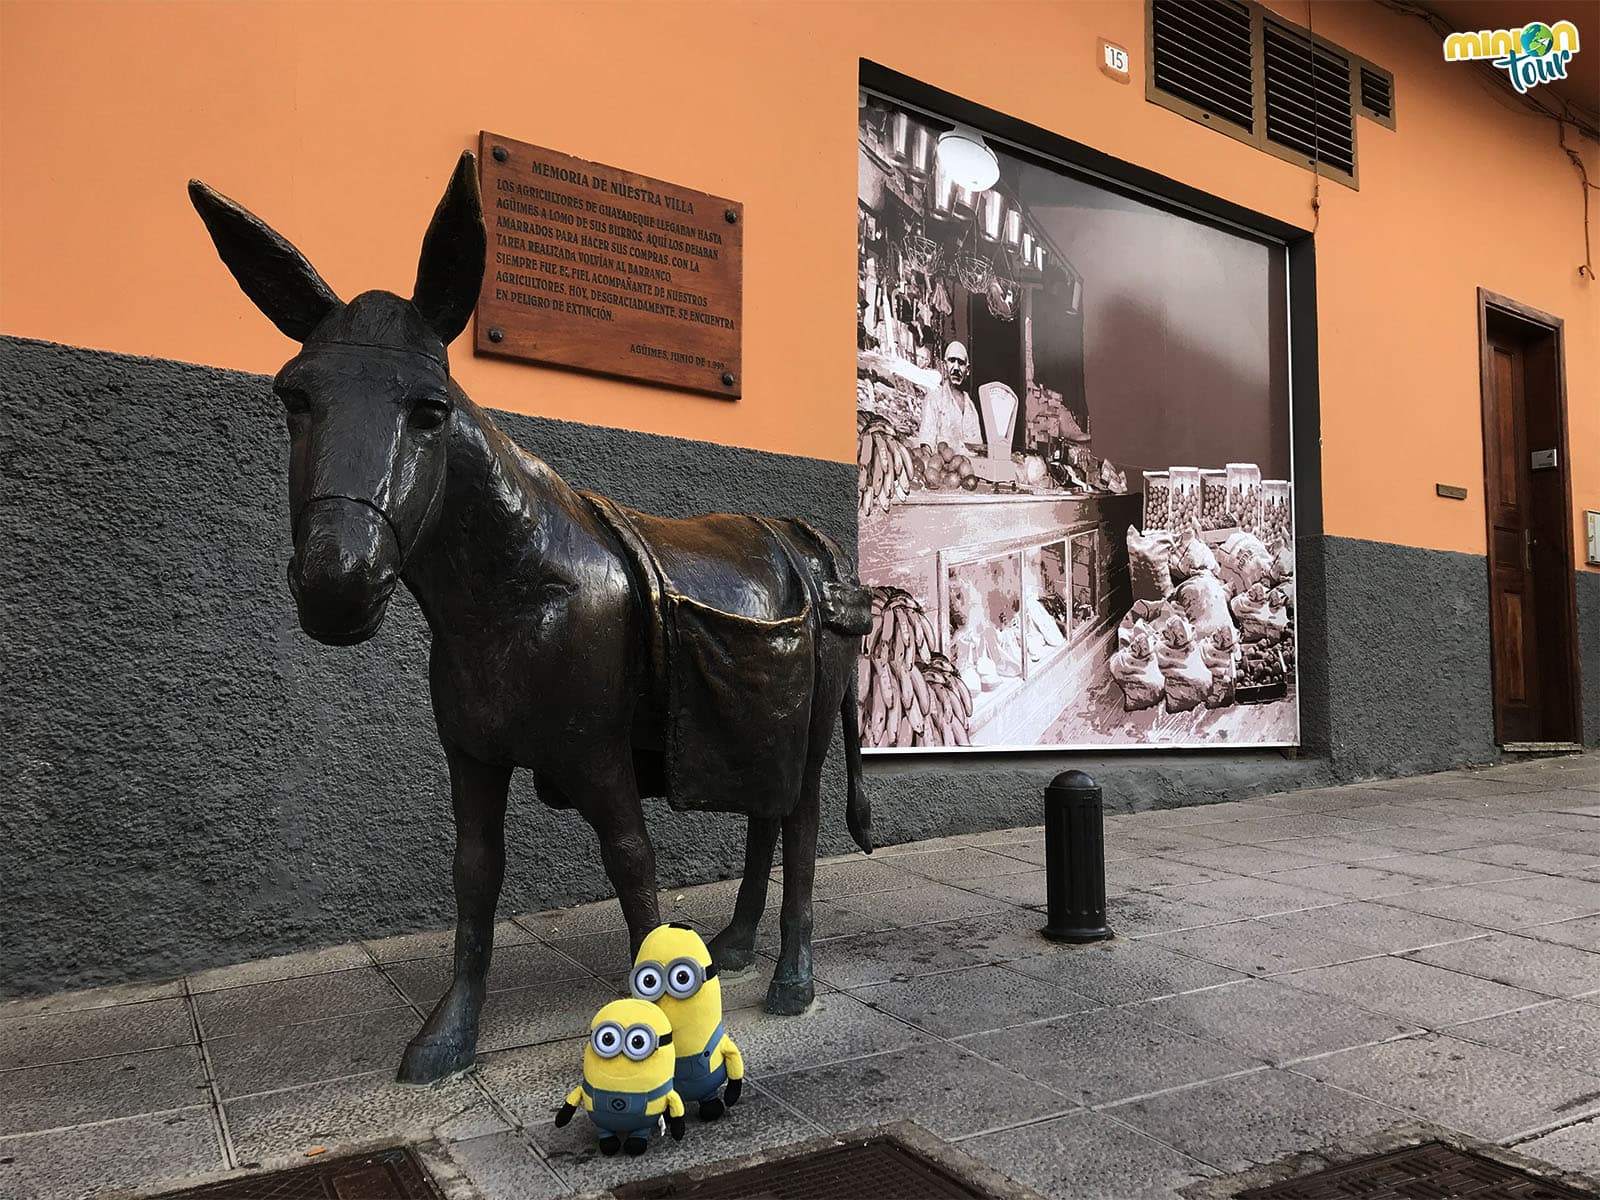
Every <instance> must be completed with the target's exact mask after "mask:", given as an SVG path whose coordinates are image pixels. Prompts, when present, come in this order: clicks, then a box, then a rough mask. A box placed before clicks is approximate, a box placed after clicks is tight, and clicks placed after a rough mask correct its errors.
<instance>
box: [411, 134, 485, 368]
mask: <svg viewBox="0 0 1600 1200" xmlns="http://www.w3.org/2000/svg"><path fill="white" fill-rule="evenodd" d="M488 249H489V235H488V233H487V232H486V231H485V229H484V226H483V200H482V198H481V197H480V196H479V195H478V160H477V157H476V156H475V155H474V154H473V153H472V151H470V150H468V151H466V152H464V153H463V154H462V155H461V159H460V161H459V162H457V163H456V169H455V173H454V174H453V175H451V176H450V186H449V187H447V188H445V191H444V199H442V200H440V201H439V207H438V208H436V209H434V210H433V221H432V222H431V223H430V224H429V225H428V232H427V234H426V236H424V237H423V239H422V259H421V261H420V262H418V263H417V288H416V294H415V295H413V296H412V297H411V303H412V304H414V305H416V307H417V311H418V312H420V313H421V314H422V316H423V319H424V320H426V321H427V322H428V324H429V325H430V326H431V327H432V328H433V331H434V332H435V333H437V334H438V335H439V339H440V340H441V341H442V342H444V344H445V345H447V346H448V345H449V344H450V343H451V342H452V341H454V340H455V337H456V335H457V334H458V333H460V332H461V331H462V330H463V329H465V328H466V327H467V322H468V321H470V320H471V319H472V310H473V309H474V308H475V307H477V304H478V291H479V289H481V288H482V287H483V269H484V258H485V256H486V254H487V253H488Z"/></svg>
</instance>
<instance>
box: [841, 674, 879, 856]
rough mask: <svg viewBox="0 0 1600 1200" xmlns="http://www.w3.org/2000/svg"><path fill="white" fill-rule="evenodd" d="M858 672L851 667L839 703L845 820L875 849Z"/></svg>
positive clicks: (853, 832)
mask: <svg viewBox="0 0 1600 1200" xmlns="http://www.w3.org/2000/svg"><path fill="white" fill-rule="evenodd" d="M857 703H858V700H857V697H856V672H855V668H854V666H852V667H851V670H850V685H849V686H848V687H847V688H845V690H844V701H843V703H841V704H840V705H839V718H840V721H841V723H842V724H843V725H844V771H845V779H846V784H845V809H844V823H845V825H847V826H848V827H849V829H850V836H851V837H853V838H855V840H856V845H858V846H860V847H861V848H862V849H863V850H865V851H866V852H867V853H868V854H871V853H872V801H871V800H870V799H868V798H867V793H866V791H865V790H864V789H863V788H862V786H861V715H860V710H859V709H858V708H857V707H856V705H857Z"/></svg>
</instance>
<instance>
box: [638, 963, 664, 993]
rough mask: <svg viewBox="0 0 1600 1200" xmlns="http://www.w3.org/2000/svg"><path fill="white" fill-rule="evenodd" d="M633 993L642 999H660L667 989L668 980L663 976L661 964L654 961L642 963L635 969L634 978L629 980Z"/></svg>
mask: <svg viewBox="0 0 1600 1200" xmlns="http://www.w3.org/2000/svg"><path fill="white" fill-rule="evenodd" d="M629 986H630V988H631V989H632V991H633V994H634V995H635V996H636V997H638V998H639V999H640V1000H655V999H658V998H659V997H660V995H661V993H662V992H663V991H665V990H666V980H665V978H664V977H663V973H662V969H661V964H660V963H653V962H645V963H640V964H639V965H638V966H636V967H635V968H634V969H633V978H632V979H631V980H630V982H629Z"/></svg>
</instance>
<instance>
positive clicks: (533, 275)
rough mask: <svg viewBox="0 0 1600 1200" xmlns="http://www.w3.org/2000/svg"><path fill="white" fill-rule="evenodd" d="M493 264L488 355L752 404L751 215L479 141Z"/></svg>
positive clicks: (623, 174) (483, 320)
mask: <svg viewBox="0 0 1600 1200" xmlns="http://www.w3.org/2000/svg"><path fill="white" fill-rule="evenodd" d="M478 140H479V146H478V163H479V167H478V170H479V172H480V183H481V184H482V187H483V206H484V217H485V219H486V220H487V222H488V225H489V262H488V269H487V270H486V271H485V272H484V277H483V294H482V295H480V296H479V297H478V314H477V316H478V322H477V349H478V353H479V354H493V355H499V356H501V357H504V358H515V359H522V360H524V361H527V362H538V363H548V364H550V365H552V366H560V367H573V368H576V369H578V370H581V371H596V372H599V373H601V374H604V375H618V376H621V377H623V378H625V379H641V380H645V381H647V382H649V383H659V384H665V385H667V386H669V387H676V388H685V389H687V390H689V391H695V392H706V393H708V394H710V395H713V396H723V397H726V398H728V399H733V398H735V397H737V396H738V395H739V394H740V389H741V387H742V386H743V382H744V380H743V377H742V375H741V372H740V358H739V348H740V344H741V341H742V332H743V330H742V326H743V309H742V297H743V291H742V287H743V277H744V276H743V270H744V253H743V252H744V238H743V231H744V208H743V206H742V205H740V204H738V203H736V202H735V201H732V200H724V199H722V198H721V197H719V196H711V195H707V194H706V193H705V192H696V191H691V190H690V189H688V188H683V187H679V186H677V185H676V184H672V183H664V182H662V181H661V180H659V179H650V178H647V177H646V176H643V175H635V174H633V173H632V172H630V171H623V170H620V169H618V168H616V167H608V166H604V165H602V164H600V163H592V162H588V161H586V160H584V159H581V158H573V157H571V156H570V155H566V154H560V153H557V152H556V151H554V150H547V149H545V148H544V147H542V146H530V145H528V144H527V143H526V142H517V141H513V140H511V139H510V138H504V137H499V136H497V135H495V134H492V133H480V134H479V135H478Z"/></svg>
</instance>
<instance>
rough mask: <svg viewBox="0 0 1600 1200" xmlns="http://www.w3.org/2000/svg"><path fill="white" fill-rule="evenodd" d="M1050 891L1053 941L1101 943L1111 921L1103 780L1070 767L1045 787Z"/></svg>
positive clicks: (1048, 931)
mask: <svg viewBox="0 0 1600 1200" xmlns="http://www.w3.org/2000/svg"><path fill="white" fill-rule="evenodd" d="M1044 861H1045V892H1046V897H1047V899H1048V900H1049V913H1048V916H1049V923H1048V924H1047V925H1046V926H1045V927H1044V928H1043V929H1041V930H1040V931H1039V932H1040V933H1042V934H1043V935H1044V936H1045V937H1047V938H1049V939H1050V940H1051V941H1052V942H1098V941H1102V940H1104V939H1105V938H1108V937H1110V936H1111V927H1110V926H1109V925H1107V924H1106V840H1105V826H1104V823H1103V820H1102V813H1101V808H1100V785H1099V784H1097V783H1095V781H1094V780H1093V779H1090V778H1089V776H1087V775H1085V774H1084V773H1083V772H1082V771H1064V772H1062V773H1061V774H1060V775H1057V776H1056V777H1055V778H1054V779H1052V780H1051V781H1050V786H1049V787H1047V788H1045V790H1044Z"/></svg>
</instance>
